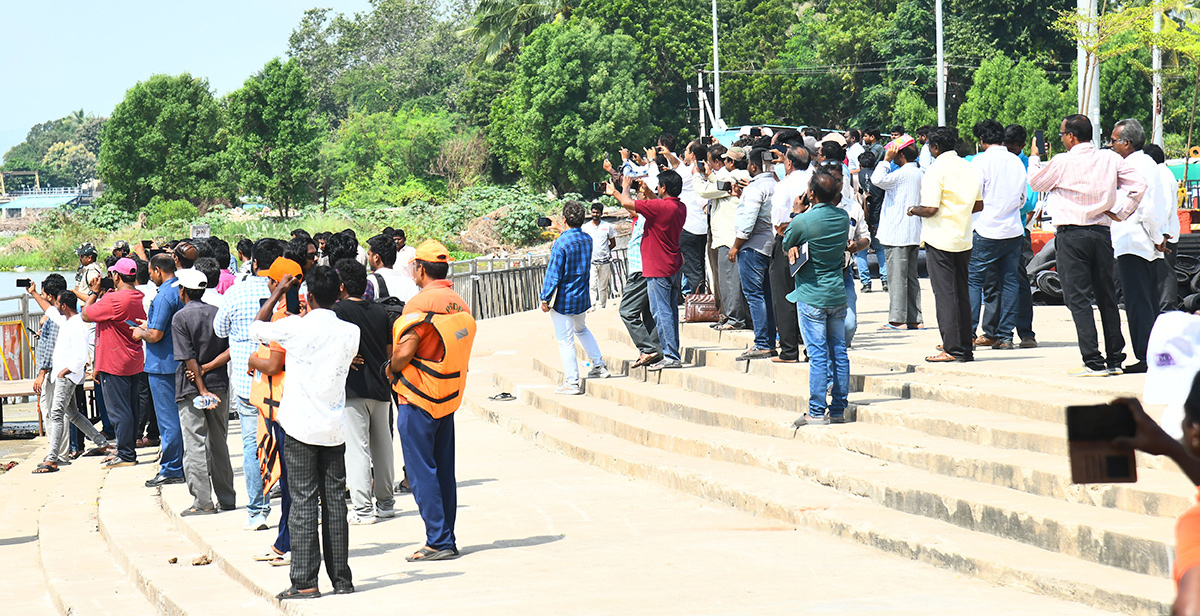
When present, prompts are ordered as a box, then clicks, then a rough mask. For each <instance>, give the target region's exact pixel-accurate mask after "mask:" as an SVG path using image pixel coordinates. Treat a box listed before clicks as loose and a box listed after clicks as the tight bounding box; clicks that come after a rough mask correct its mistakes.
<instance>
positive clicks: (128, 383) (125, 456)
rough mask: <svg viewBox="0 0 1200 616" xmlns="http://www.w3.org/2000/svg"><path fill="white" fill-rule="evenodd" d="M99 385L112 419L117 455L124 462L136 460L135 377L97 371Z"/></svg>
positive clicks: (136, 404) (136, 400)
mask: <svg viewBox="0 0 1200 616" xmlns="http://www.w3.org/2000/svg"><path fill="white" fill-rule="evenodd" d="M98 375H99V376H100V387H101V388H102V389H103V390H104V402H105V405H106V406H107V407H108V417H109V419H110V420H112V426H113V433H114V434H115V435H116V440H117V457H119V458H121V460H123V461H125V462H136V461H137V452H136V451H135V450H134V443H135V442H136V441H137V437H136V436H135V435H134V430H135V429H136V428H137V417H138V406H139V404H138V399H137V377H136V376H118V375H116V374H108V373H107V372H100V373H98Z"/></svg>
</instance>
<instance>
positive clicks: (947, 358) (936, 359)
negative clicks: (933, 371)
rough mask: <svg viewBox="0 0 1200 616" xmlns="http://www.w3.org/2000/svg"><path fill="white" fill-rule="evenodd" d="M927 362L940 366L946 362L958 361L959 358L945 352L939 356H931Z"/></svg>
mask: <svg viewBox="0 0 1200 616" xmlns="http://www.w3.org/2000/svg"><path fill="white" fill-rule="evenodd" d="M925 361H927V362H929V363H933V364H938V363H944V362H952V361H958V358H957V357H955V356H953V355H951V354H949V353H947V352H945V351H942V352H941V353H938V354H937V355H931V356H929V357H926V358H925Z"/></svg>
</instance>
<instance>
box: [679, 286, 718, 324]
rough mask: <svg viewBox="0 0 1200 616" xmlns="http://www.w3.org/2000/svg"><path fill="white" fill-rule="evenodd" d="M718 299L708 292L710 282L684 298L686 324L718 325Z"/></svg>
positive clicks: (684, 320)
mask: <svg viewBox="0 0 1200 616" xmlns="http://www.w3.org/2000/svg"><path fill="white" fill-rule="evenodd" d="M717 320H718V317H717V299H716V298H715V297H713V294H712V293H709V292H708V281H707V280H706V281H704V282H702V283H700V286H699V287H698V288H697V289H696V292H695V293H692V294H691V295H686V296H684V298H683V322H684V323H716V322H717Z"/></svg>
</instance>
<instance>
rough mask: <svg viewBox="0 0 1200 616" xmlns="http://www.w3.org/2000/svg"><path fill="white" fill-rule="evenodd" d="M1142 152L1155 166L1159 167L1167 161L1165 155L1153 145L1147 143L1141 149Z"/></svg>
mask: <svg viewBox="0 0 1200 616" xmlns="http://www.w3.org/2000/svg"><path fill="white" fill-rule="evenodd" d="M1142 151H1143V152H1145V153H1146V156H1149V157H1150V158H1153V159H1154V163H1155V164H1158V165H1161V164H1163V163H1164V162H1166V160H1167V155H1166V154H1165V153H1163V149H1162V148H1160V147H1158V146H1157V145H1155V144H1153V143H1147V144H1146V145H1145V146H1144V147H1143V148H1142Z"/></svg>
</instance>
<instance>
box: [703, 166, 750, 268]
mask: <svg viewBox="0 0 1200 616" xmlns="http://www.w3.org/2000/svg"><path fill="white" fill-rule="evenodd" d="M742 179H744V180H747V181H749V180H750V173H749V172H748V171H745V170H741V169H739V170H735V171H733V172H732V173H731V172H729V171H727V170H725V169H723V168H722V169H717V170H716V171H713V172H712V173H711V174H709V176H708V179H703V178H702V179H700V180H697V182H696V193H697V194H698V195H700V196H701V197H702V198H705V199H709V200H710V203H711V205H710V206H709V212H711V214H712V218H711V219H710V220H709V225H710V226H711V227H712V228H711V231H712V243H711V244H710V245H711V247H712V248H713V250H716V249H717V248H721V247H725V248H729V247H730V246H733V240H734V239H736V238H735V236H734V226H735V225H736V223H735V220H736V216H737V209H738V206H739V205H741V203H742V200H741V199H740V198H738V197H734V196H733V195H731V194H729V193H727V192H725V191H723V190H717V182H736V181H737V180H742Z"/></svg>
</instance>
